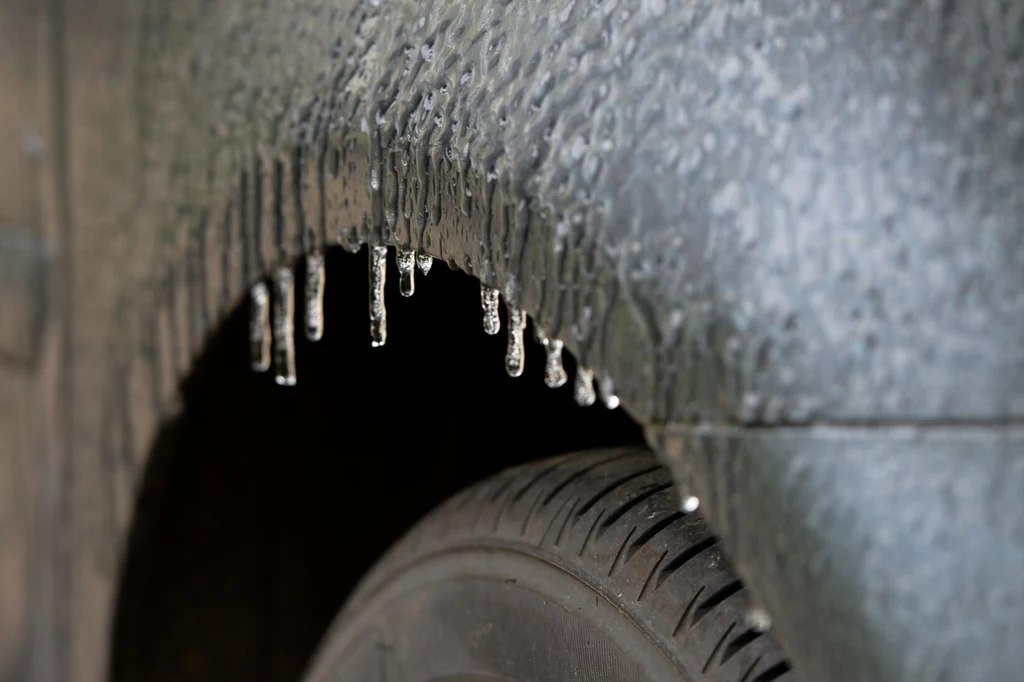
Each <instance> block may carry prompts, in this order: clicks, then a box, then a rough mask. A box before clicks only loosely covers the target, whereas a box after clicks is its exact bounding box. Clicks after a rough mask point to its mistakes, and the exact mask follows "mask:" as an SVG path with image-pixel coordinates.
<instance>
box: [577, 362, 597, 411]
mask: <svg viewBox="0 0 1024 682" xmlns="http://www.w3.org/2000/svg"><path fill="white" fill-rule="evenodd" d="M573 396H574V397H575V398H576V404H577V405H582V406H583V407H589V406H591V405H593V404H594V401H596V400H597V395H596V394H595V393H594V371H593V370H590V369H587V368H586V367H583V366H582V365H577V366H576V385H575V386H574V387H573Z"/></svg>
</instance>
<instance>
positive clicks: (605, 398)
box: [597, 372, 619, 410]
mask: <svg viewBox="0 0 1024 682" xmlns="http://www.w3.org/2000/svg"><path fill="white" fill-rule="evenodd" d="M597 393H598V395H600V396H601V402H602V403H604V406H605V407H607V408H608V409H609V410H614V409H615V408H617V407H618V406H619V396H617V395H615V382H613V381H612V378H611V377H610V376H608V375H607V374H605V373H604V372H602V373H601V378H600V379H599V380H598V382H597Z"/></svg>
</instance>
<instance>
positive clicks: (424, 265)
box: [416, 253, 434, 275]
mask: <svg viewBox="0 0 1024 682" xmlns="http://www.w3.org/2000/svg"><path fill="white" fill-rule="evenodd" d="M416 267H418V268H419V269H420V272H422V273H423V274H424V275H426V274H427V273H429V272H430V268H432V267H434V257H433V256H430V255H428V254H425V253H418V254H416Z"/></svg>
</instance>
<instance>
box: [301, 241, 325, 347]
mask: <svg viewBox="0 0 1024 682" xmlns="http://www.w3.org/2000/svg"><path fill="white" fill-rule="evenodd" d="M326 281H327V271H326V269H325V268H324V257H323V255H322V254H320V253H311V254H309V255H308V256H307V257H306V292H305V293H306V338H307V339H309V340H310V341H319V340H320V339H322V338H323V336H324V284H325V283H326Z"/></svg>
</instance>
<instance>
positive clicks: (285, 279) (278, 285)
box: [274, 266, 295, 386]
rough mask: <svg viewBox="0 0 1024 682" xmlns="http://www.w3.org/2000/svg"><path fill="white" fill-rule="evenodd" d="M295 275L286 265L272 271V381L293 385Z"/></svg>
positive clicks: (282, 384) (283, 384)
mask: <svg viewBox="0 0 1024 682" xmlns="http://www.w3.org/2000/svg"><path fill="white" fill-rule="evenodd" d="M294 320H295V276H294V274H292V269H291V268H290V267H288V266H281V267H279V268H278V269H277V272H275V273H274V381H276V382H277V383H278V384H279V385H281V386H294V385H295V322H294Z"/></svg>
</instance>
